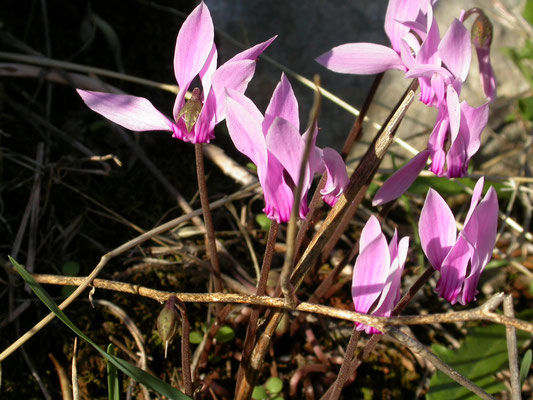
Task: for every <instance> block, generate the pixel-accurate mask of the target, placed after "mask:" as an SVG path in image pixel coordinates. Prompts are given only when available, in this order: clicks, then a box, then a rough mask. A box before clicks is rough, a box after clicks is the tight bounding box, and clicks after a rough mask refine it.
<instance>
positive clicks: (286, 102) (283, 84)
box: [263, 73, 300, 134]
mask: <svg viewBox="0 0 533 400" xmlns="http://www.w3.org/2000/svg"><path fill="white" fill-rule="evenodd" d="M276 117H279V118H283V119H285V120H287V121H289V122H290V123H291V124H292V125H294V127H295V128H296V129H300V117H299V115H298V101H297V100H296V96H295V95H294V91H293V90H292V86H291V84H290V82H289V80H288V79H287V77H286V76H285V74H284V73H282V74H281V80H280V82H279V83H278V84H277V86H276V88H275V89H274V93H272V98H271V99H270V103H269V104H268V107H267V109H266V111H265V120H264V122H263V132H264V133H265V134H266V133H267V132H268V131H269V129H270V125H272V122H274V119H275V118H276Z"/></svg>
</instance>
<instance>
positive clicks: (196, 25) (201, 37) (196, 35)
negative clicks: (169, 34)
mask: <svg viewBox="0 0 533 400" xmlns="http://www.w3.org/2000/svg"><path fill="white" fill-rule="evenodd" d="M213 41H214V27H213V20H212V19H211V14H210V13H209V9H208V8H207V6H206V5H205V4H204V3H203V2H201V3H200V4H199V5H198V6H197V7H196V8H195V9H194V10H193V11H192V12H191V13H190V14H189V16H188V17H187V18H186V19H185V21H184V22H183V25H182V26H181V29H180V31H179V33H178V37H177V39H176V49H175V53H174V74H175V76H176V81H177V82H178V85H179V86H180V87H181V86H183V85H184V84H185V83H188V82H191V81H192V79H193V78H194V77H195V76H196V75H198V73H199V72H200V70H201V69H202V68H203V67H204V65H205V63H206V61H207V59H208V57H209V54H210V52H211V50H212V48H213Z"/></svg>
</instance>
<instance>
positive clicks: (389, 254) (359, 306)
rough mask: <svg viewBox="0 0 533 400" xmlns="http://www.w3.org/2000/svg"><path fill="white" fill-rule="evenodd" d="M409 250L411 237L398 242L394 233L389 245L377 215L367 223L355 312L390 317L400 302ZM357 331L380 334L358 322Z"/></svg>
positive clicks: (354, 284)
mask: <svg viewBox="0 0 533 400" xmlns="http://www.w3.org/2000/svg"><path fill="white" fill-rule="evenodd" d="M408 249H409V238H408V237H403V238H402V239H401V240H400V241H399V242H398V232H397V231H396V230H395V231H394V236H393V237H392V239H391V241H390V243H389V244H387V239H386V238H385V235H384V234H383V233H382V231H381V226H380V224H379V221H378V219H377V218H376V217H375V216H371V217H370V219H369V220H368V222H367V223H366V225H365V227H364V228H363V231H362V232H361V237H360V239H359V256H358V257H357V260H356V261H355V267H354V270H353V280H352V298H353V303H354V307H355V311H357V312H360V313H369V312H370V314H372V315H376V316H382V317H389V316H390V315H391V312H392V310H393V308H394V306H395V305H396V304H397V303H398V301H399V300H400V289H401V278H402V271H403V267H404V265H405V260H406V258H407V251H408ZM355 324H356V326H357V330H360V331H362V330H363V329H364V330H365V332H366V333H368V334H381V333H382V332H380V331H379V330H377V329H376V328H373V327H371V326H368V325H365V324H361V323H359V322H356V323H355Z"/></svg>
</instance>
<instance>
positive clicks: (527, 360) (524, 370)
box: [520, 349, 531, 387]
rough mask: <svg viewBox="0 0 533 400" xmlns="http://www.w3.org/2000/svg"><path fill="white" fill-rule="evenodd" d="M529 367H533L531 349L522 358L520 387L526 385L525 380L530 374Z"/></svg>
mask: <svg viewBox="0 0 533 400" xmlns="http://www.w3.org/2000/svg"><path fill="white" fill-rule="evenodd" d="M529 368H531V349H529V350H528V351H526V354H525V355H524V358H523V359H522V365H521V366H520V387H522V386H524V382H525V381H526V378H527V375H528V374H529Z"/></svg>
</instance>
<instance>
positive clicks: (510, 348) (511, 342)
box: [503, 294, 522, 400]
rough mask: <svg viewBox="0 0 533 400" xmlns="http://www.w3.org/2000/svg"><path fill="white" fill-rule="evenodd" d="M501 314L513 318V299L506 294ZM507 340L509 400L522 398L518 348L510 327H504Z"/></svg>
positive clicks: (513, 332) (514, 331)
mask: <svg viewBox="0 0 533 400" xmlns="http://www.w3.org/2000/svg"><path fill="white" fill-rule="evenodd" d="M503 312H504V314H505V316H506V317H509V318H514V307H513V297H512V296H511V295H510V294H508V295H506V296H505V298H504V299H503ZM505 335H506V338H507V353H508V354H509V372H510V374H511V399H512V400H520V399H521V398H522V394H521V388H520V369H519V367H518V348H517V343H516V330H515V328H513V327H512V326H506V327H505Z"/></svg>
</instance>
